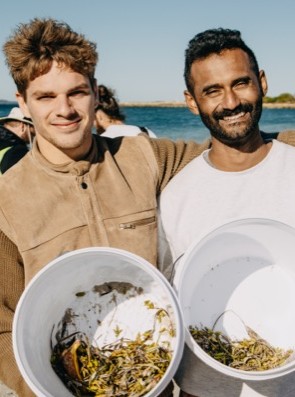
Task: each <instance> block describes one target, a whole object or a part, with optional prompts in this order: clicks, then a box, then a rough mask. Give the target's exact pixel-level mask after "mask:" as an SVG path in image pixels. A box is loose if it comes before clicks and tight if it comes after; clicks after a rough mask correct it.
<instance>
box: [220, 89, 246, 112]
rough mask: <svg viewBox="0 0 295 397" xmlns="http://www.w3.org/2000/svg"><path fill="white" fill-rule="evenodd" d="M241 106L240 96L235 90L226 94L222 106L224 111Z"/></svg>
mask: <svg viewBox="0 0 295 397" xmlns="http://www.w3.org/2000/svg"><path fill="white" fill-rule="evenodd" d="M240 104H241V100H240V98H239V96H238V95H237V94H236V92H235V91H234V90H233V89H228V90H226V91H225V92H224V97H223V101H222V105H223V108H224V109H231V110H232V109H235V108H236V107H237V106H239V105H240Z"/></svg>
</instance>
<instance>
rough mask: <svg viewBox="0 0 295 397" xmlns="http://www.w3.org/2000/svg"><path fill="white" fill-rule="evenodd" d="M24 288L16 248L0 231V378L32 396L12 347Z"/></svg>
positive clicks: (8, 384) (15, 388) (19, 391)
mask: <svg viewBox="0 0 295 397" xmlns="http://www.w3.org/2000/svg"><path fill="white" fill-rule="evenodd" d="M23 289H24V271H23V266H22V264H21V260H20V256H19V253H18V250H17V248H16V246H15V245H14V244H13V243H12V242H11V241H10V240H9V239H8V238H7V237H6V236H5V235H4V234H3V233H2V232H1V231H0V379H1V380H2V382H3V383H5V384H6V385H7V386H9V387H10V388H11V389H12V390H14V391H16V392H17V393H18V395H19V396H21V397H32V396H33V395H34V394H33V393H32V392H31V391H30V390H29V388H28V387H27V386H26V384H25V382H24V380H23V379H22V377H21V375H20V372H19V370H18V368H17V365H16V362H15V358H14V354H13V349H12V322H13V316H14V312H15V308H16V305H17V302H18V300H19V298H20V296H21V294H22V292H23Z"/></svg>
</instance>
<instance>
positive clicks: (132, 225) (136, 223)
mask: <svg viewBox="0 0 295 397" xmlns="http://www.w3.org/2000/svg"><path fill="white" fill-rule="evenodd" d="M155 222H156V216H150V217H149V218H144V219H136V220H132V221H130V222H123V223H120V224H119V228H120V229H123V230H124V229H136V228H138V227H140V226H147V225H150V224H152V223H155Z"/></svg>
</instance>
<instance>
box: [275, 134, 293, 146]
mask: <svg viewBox="0 0 295 397" xmlns="http://www.w3.org/2000/svg"><path fill="white" fill-rule="evenodd" d="M277 140H278V141H281V142H284V143H287V144H288V145H291V146H295V130H288V131H281V132H280V133H279V135H278V137H277Z"/></svg>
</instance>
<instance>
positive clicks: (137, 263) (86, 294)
mask: <svg viewBox="0 0 295 397" xmlns="http://www.w3.org/2000/svg"><path fill="white" fill-rule="evenodd" d="M113 282H119V283H124V285H125V284H126V285H127V288H126V291H125V292H124V293H117V291H116V296H114V295H112V294H108V291H105V292H104V291H102V290H101V288H104V285H105V283H113ZM129 284H130V285H132V286H134V288H133V287H130V285H129ZM94 287H95V288H94ZM129 287H130V288H129ZM139 290H140V293H139V294H137V293H136V291H139ZM95 291H96V292H95ZM98 291H100V292H99V293H97V292H98ZM144 300H150V301H152V302H153V303H154V304H155V305H156V306H158V307H161V308H163V309H165V310H167V311H168V312H169V315H170V319H171V320H172V322H173V324H174V329H175V332H176V334H175V335H176V336H174V337H173V336H171V335H170V339H169V340H168V339H167V338H168V336H167V333H165V336H161V335H159V334H156V337H159V338H166V340H168V341H169V342H170V343H171V348H172V351H173V354H172V360H171V362H170V365H169V367H168V368H167V370H166V372H165V375H164V376H163V377H162V379H161V380H160V381H159V382H158V384H157V385H156V386H155V387H154V388H153V389H152V390H151V391H150V392H149V393H147V394H146V397H156V396H158V395H159V394H160V393H161V392H162V391H163V390H164V389H165V387H166V386H167V385H168V384H169V382H170V380H171V379H172V378H173V376H174V373H175V372H176V369H177V367H178V365H179V362H180V359H181V356H182V351H183V345H184V331H183V320H182V315H181V310H180V307H179V303H178V300H177V298H176V295H175V292H174V290H173V288H172V287H171V286H170V284H169V283H168V282H167V280H166V279H165V278H164V276H162V274H161V273H160V272H159V271H158V270H157V269H155V267H153V266H152V265H151V264H150V263H148V262H147V261H145V260H144V259H143V258H141V257H139V256H137V255H134V254H132V253H129V252H126V251H123V250H119V249H113V248H86V249H81V250H77V251H73V252H70V253H67V254H65V255H63V256H61V257H59V258H57V259H55V260H54V261H52V262H51V263H49V264H48V265H47V266H45V267H44V268H43V269H42V270H41V271H40V272H39V273H38V274H36V276H35V277H34V278H33V279H32V280H31V282H30V283H29V284H28V286H27V288H26V289H25V291H24V293H23V294H22V296H21V299H20V301H19V303H18V305H17V309H16V313H15V317H14V323H13V348H14V353H15V357H16V361H17V364H18V367H19V369H20V372H21V374H22V376H23V378H24V379H25V381H26V383H27V384H28V386H29V387H30V388H31V390H32V391H33V392H34V393H35V394H36V395H37V396H38V397H56V396H61V395H62V396H63V397H70V396H72V393H71V392H70V391H69V390H68V389H67V388H66V387H65V386H64V384H63V383H62V381H61V380H60V379H59V377H58V376H57V375H56V373H55V372H54V370H53V369H52V367H51V363H50V357H51V340H52V338H53V339H54V335H55V334H56V331H57V330H60V328H61V322H62V319H64V318H65V313H66V312H67V311H68V310H69V309H70V310H71V313H72V314H73V319H74V320H73V321H72V322H71V321H69V323H68V324H67V327H68V330H69V331H82V332H85V333H86V334H87V335H88V337H89V339H90V340H92V341H93V340H94V339H96V343H97V344H98V345H100V344H102V345H103V344H104V343H107V342H113V341H114V340H116V339H118V338H115V336H114V332H113V330H114V329H115V328H116V327H119V329H121V330H122V334H120V337H123V336H125V337H130V338H135V337H136V335H137V334H138V333H139V332H143V331H146V330H148V329H152V326H153V324H154V319H155V317H154V313H153V311H151V312H150V313H149V311H148V310H147V309H146V308H145V307H144V306H143V301H144ZM98 323H99V324H98ZM164 325H165V324H164ZM162 326H163V324H162ZM158 331H159V330H158ZM156 332H157V330H156ZM159 332H160V331H159ZM53 343H54V340H53Z"/></svg>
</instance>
